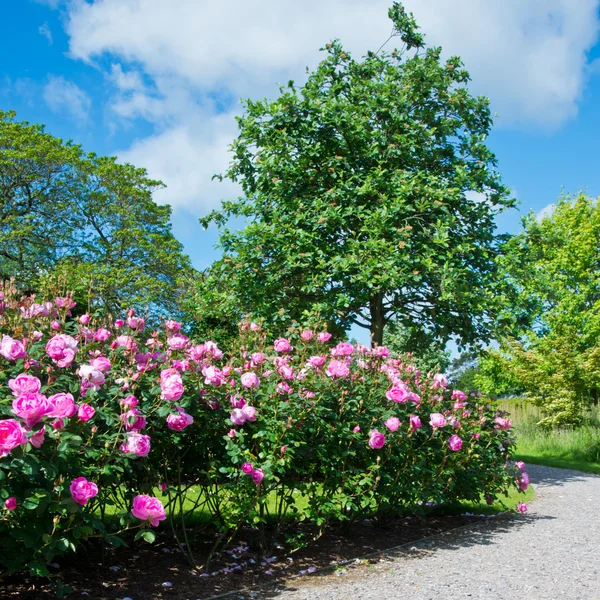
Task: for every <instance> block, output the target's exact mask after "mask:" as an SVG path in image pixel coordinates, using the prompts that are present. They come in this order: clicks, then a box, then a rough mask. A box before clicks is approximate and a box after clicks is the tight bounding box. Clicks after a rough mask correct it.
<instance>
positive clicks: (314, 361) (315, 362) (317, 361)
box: [306, 356, 327, 369]
mask: <svg viewBox="0 0 600 600" xmlns="http://www.w3.org/2000/svg"><path fill="white" fill-rule="evenodd" d="M326 360H327V357H325V356H311V357H310V358H309V359H308V360H307V361H306V362H307V363H308V364H309V365H310V366H311V367H315V368H317V369H318V368H319V367H322V366H323V365H324V364H325V361H326Z"/></svg>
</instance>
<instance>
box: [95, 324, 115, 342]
mask: <svg viewBox="0 0 600 600" xmlns="http://www.w3.org/2000/svg"><path fill="white" fill-rule="evenodd" d="M110 335H111V334H110V331H109V330H108V329H104V327H99V328H98V329H97V331H96V333H94V340H95V341H96V342H105V341H106V340H107V339H108V338H109V337H110Z"/></svg>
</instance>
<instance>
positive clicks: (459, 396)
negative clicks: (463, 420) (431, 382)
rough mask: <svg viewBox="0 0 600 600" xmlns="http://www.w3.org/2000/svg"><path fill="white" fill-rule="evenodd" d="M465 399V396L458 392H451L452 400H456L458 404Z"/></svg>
mask: <svg viewBox="0 0 600 600" xmlns="http://www.w3.org/2000/svg"><path fill="white" fill-rule="evenodd" d="M466 399H467V395H466V394H465V393H464V392H461V391H460V390H454V391H453V392H452V400H458V401H459V402H463V401H465V400H466Z"/></svg>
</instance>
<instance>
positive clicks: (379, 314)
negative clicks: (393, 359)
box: [369, 294, 385, 348]
mask: <svg viewBox="0 0 600 600" xmlns="http://www.w3.org/2000/svg"><path fill="white" fill-rule="evenodd" d="M369 310H370V312H371V348H374V347H375V346H381V345H382V344H383V328H384V327H385V311H384V308H383V295H382V294H375V296H374V297H373V298H371V301H370V302H369Z"/></svg>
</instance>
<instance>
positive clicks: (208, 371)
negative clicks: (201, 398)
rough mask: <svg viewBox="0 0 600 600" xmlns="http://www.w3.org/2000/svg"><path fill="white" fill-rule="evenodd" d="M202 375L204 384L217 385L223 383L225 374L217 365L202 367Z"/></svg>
mask: <svg viewBox="0 0 600 600" xmlns="http://www.w3.org/2000/svg"><path fill="white" fill-rule="evenodd" d="M202 375H204V377H205V379H204V383H205V384H206V385H214V386H215V387H219V386H220V385H223V382H224V381H225V375H224V374H223V372H222V371H221V369H217V367H213V366H210V367H204V368H203V369H202Z"/></svg>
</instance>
